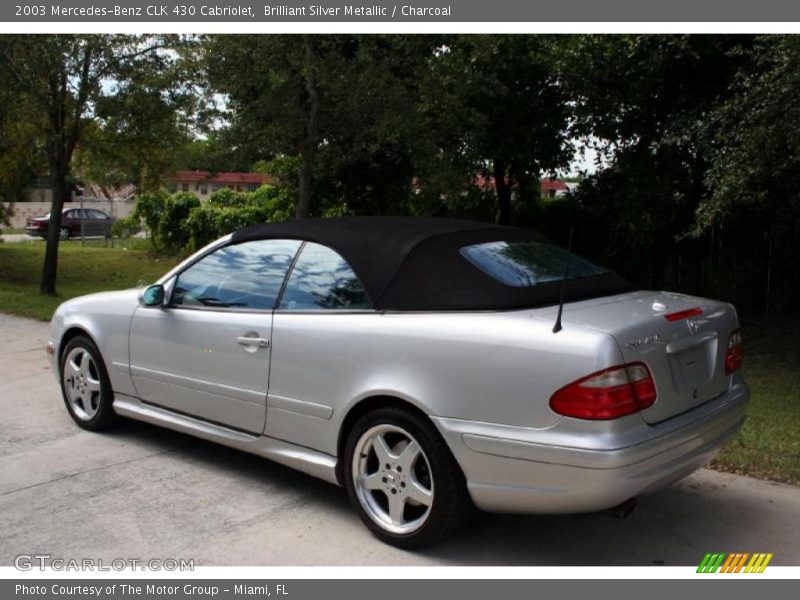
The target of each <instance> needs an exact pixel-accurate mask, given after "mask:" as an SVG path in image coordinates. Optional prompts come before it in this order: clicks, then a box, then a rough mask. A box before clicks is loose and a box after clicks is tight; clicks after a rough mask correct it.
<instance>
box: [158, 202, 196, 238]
mask: <svg viewBox="0 0 800 600" xmlns="http://www.w3.org/2000/svg"><path fill="white" fill-rule="evenodd" d="M199 206H200V200H199V199H198V198H197V196H195V195H194V194H192V193H189V192H178V193H177V194H173V195H172V196H169V197H168V198H167V199H166V201H165V202H164V206H163V208H162V211H163V212H162V214H161V217H160V218H159V220H158V227H157V228H156V231H157V235H156V239H157V240H158V243H159V244H160V245H161V246H162V247H163V248H164V249H166V250H183V249H186V248H188V247H189V240H190V233H189V228H188V227H187V225H186V221H187V219H188V218H189V214H190V213H191V212H192V210H193V209H195V208H198V207H199Z"/></svg>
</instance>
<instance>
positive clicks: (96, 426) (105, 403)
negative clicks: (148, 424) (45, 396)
mask: <svg viewBox="0 0 800 600" xmlns="http://www.w3.org/2000/svg"><path fill="white" fill-rule="evenodd" d="M59 380H60V381H61V395H62V396H63V398H64V404H65V405H66V407H67V412H69V415H70V416H71V417H72V420H73V421H75V423H77V425H78V426H79V427H82V428H83V429H88V430H89V431H100V430H101V429H106V428H107V427H110V426H112V425H114V424H115V423H117V422H118V421H119V420H120V417H119V416H118V415H117V414H116V413H115V412H114V407H113V402H114V392H113V391H112V389H111V381H110V380H109V378H108V371H107V370H106V366H105V363H104V362H103V357H102V355H101V354H100V350H98V349H97V346H95V344H94V342H93V341H92V340H90V339H89V338H88V337H86V336H84V335H78V336H76V337H74V338H72V339H71V340H70V341H69V342H68V343H67V345H66V347H65V348H64V351H63V352H62V353H61V361H60V372H59Z"/></svg>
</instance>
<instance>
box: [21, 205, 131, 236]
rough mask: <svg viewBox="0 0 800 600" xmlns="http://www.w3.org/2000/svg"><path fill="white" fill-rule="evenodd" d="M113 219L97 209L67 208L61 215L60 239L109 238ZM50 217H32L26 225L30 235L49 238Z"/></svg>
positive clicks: (47, 215)
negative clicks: (82, 237)
mask: <svg viewBox="0 0 800 600" xmlns="http://www.w3.org/2000/svg"><path fill="white" fill-rule="evenodd" d="M115 220H116V219H113V218H111V217H109V216H108V215H107V214H106V213H104V212H103V211H102V210H97V209H96V208H65V209H64V210H63V211H62V213H61V224H60V225H59V228H58V237H59V238H61V239H62V240H67V239H69V238H71V237H81V236H85V237H97V236H103V237H108V236H110V235H111V226H112V225H113V224H114V221H115ZM49 223H50V215H49V214H46V215H45V216H43V217H32V218H30V219H28V223H27V225H25V231H26V232H28V235H32V236H34V237H42V238H44V237H47V227H48V224H49Z"/></svg>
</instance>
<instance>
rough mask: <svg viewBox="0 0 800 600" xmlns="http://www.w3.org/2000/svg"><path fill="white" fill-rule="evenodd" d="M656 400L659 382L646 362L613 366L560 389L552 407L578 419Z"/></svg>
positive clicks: (631, 410)
mask: <svg viewBox="0 0 800 600" xmlns="http://www.w3.org/2000/svg"><path fill="white" fill-rule="evenodd" d="M655 401H656V386H655V383H653V377H652V375H650V370H649V369H648V368H647V366H646V365H645V364H644V363H631V364H629V365H620V366H617V367H611V368H609V369H604V370H603V371H598V372H597V373H592V374H591V375H587V376H586V377H583V378H581V379H578V380H577V381H575V382H573V383H570V384H569V385H567V386H564V387H563V388H561V389H560V390H558V391H557V392H556V393H555V394H553V396H552V397H551V398H550V408H552V409H553V410H554V411H555V412H557V413H558V414H560V415H564V416H566V417H575V418H576V419H591V420H606V419H616V418H617V417H622V416H624V415H629V414H631V413H635V412H638V411H640V410H644V409H645V408H647V407H648V406H652V405H653V403H654V402H655Z"/></svg>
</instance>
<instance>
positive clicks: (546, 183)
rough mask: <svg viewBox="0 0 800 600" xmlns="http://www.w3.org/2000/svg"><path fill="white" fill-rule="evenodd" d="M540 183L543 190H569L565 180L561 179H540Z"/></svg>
mask: <svg viewBox="0 0 800 600" xmlns="http://www.w3.org/2000/svg"><path fill="white" fill-rule="evenodd" d="M540 185H541V186H542V191H543V192H550V191H553V190H555V191H556V192H568V191H569V188H568V187H567V184H566V182H564V181H561V180H560V179H542V181H541V182H540Z"/></svg>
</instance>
